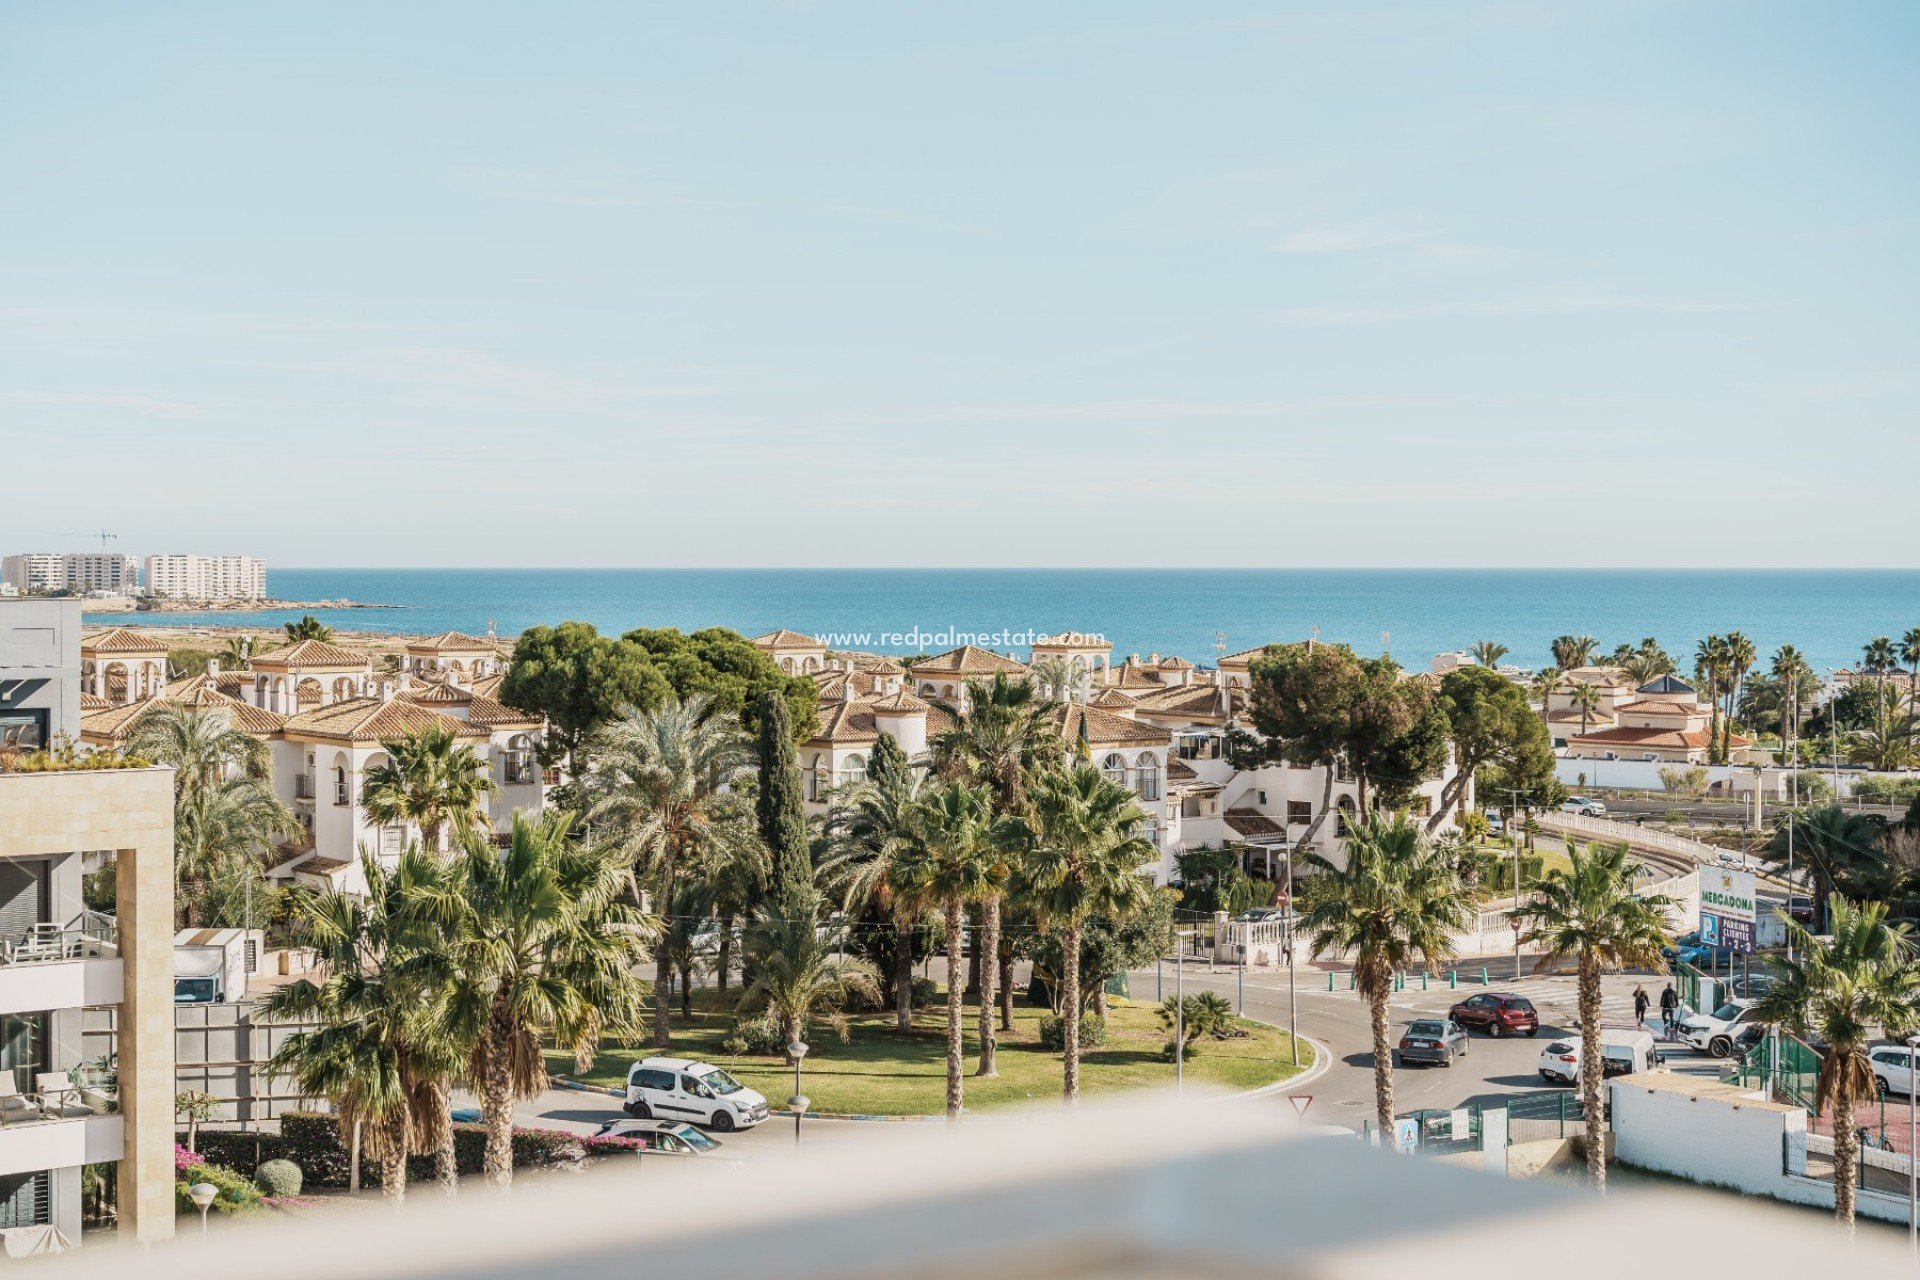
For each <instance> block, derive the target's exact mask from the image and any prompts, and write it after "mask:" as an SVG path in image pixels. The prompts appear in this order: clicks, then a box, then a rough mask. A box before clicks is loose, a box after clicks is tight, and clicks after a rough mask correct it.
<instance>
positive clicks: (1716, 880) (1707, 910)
mask: <svg viewBox="0 0 1920 1280" xmlns="http://www.w3.org/2000/svg"><path fill="white" fill-rule="evenodd" d="M1758 906H1759V901H1758V899H1757V898H1756V897H1755V896H1754V884H1753V872H1751V871H1732V870H1729V869H1727V868H1725V867H1702V868H1700V945H1701V946H1703V947H1718V948H1720V949H1721V950H1723V951H1737V952H1739V953H1741V954H1743V955H1751V954H1753V930H1754V921H1755V920H1756V919H1757V918H1758V911H1757V908H1758Z"/></svg>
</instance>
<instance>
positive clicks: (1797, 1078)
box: [1730, 1034, 1820, 1116]
mask: <svg viewBox="0 0 1920 1280" xmlns="http://www.w3.org/2000/svg"><path fill="white" fill-rule="evenodd" d="M1777 1039H1778V1043H1779V1046H1780V1048H1779V1056H1778V1058H1777V1059H1776V1057H1775V1054H1774V1044H1775V1041H1776V1037H1774V1036H1767V1037H1764V1038H1763V1039H1762V1040H1761V1041H1760V1043H1759V1044H1757V1045H1755V1046H1753V1048H1752V1049H1751V1050H1750V1051H1749V1052H1748V1053H1747V1056H1746V1057H1744V1058H1742V1059H1741V1060H1740V1065H1739V1066H1737V1067H1735V1068H1734V1069H1733V1074H1732V1075H1731V1077H1730V1079H1731V1080H1732V1081H1733V1082H1734V1083H1735V1084H1738V1085H1740V1086H1741V1087H1742V1088H1746V1089H1767V1088H1771V1090H1772V1092H1773V1096H1774V1097H1776V1098H1779V1099H1780V1100H1781V1101H1783V1102H1787V1103H1790V1104H1792V1105H1794V1106H1797V1107H1801V1108H1803V1109H1805V1111H1806V1113H1807V1114H1808V1115H1810V1116H1811V1115H1818V1114H1819V1112H1818V1110H1817V1109H1816V1108H1815V1107H1814V1102H1813V1099H1814V1094H1815V1091H1816V1088H1817V1086H1818V1084H1819V1081H1820V1055H1819V1054H1818V1053H1816V1052H1814V1050H1813V1049H1811V1048H1810V1047H1808V1046H1807V1045H1806V1044H1805V1043H1803V1042H1802V1041H1800V1040H1798V1039H1796V1038H1794V1037H1793V1036H1790V1035H1785V1034H1782V1035H1780V1036H1779V1037H1778V1038H1777Z"/></svg>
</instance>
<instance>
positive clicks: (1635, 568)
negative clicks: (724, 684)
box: [268, 564, 1920, 573]
mask: <svg viewBox="0 0 1920 1280" xmlns="http://www.w3.org/2000/svg"><path fill="white" fill-rule="evenodd" d="M276 568H278V569H296V570H301V571H314V570H329V571H335V572H338V571H346V570H353V571H376V572H378V571H388V572H399V573H447V572H456V573H458V572H468V573H1920V565H1844V564H1836V565H1715V564H1699V565H1633V564H1621V565H1558V564H1539V565H1420V564H1405V565H1396V564H1379V565H1198V564H1196V565H1076V564H1060V565H991V564H985V565H779V564H765V565H644V564H630V565H613V564H609V565H591V564H575V565H569V564H526V565H512V564H392V565H383V564H283V565H278V566H274V565H269V566H268V571H269V572H272V571H273V570H274V569H276Z"/></svg>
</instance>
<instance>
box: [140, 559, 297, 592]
mask: <svg viewBox="0 0 1920 1280" xmlns="http://www.w3.org/2000/svg"><path fill="white" fill-rule="evenodd" d="M146 589H147V594H148V595H150V596H160V597H163V598H165V599H169V600H264V599H266V598H267V564H266V561H264V560H262V559H260V558H259V557H258V556H194V555H179V556H148V557H147V573H146Z"/></svg>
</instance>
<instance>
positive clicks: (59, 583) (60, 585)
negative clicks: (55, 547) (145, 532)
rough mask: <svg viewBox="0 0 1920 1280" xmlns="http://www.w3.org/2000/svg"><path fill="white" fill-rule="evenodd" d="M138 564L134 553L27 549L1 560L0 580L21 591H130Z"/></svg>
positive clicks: (136, 582)
mask: <svg viewBox="0 0 1920 1280" xmlns="http://www.w3.org/2000/svg"><path fill="white" fill-rule="evenodd" d="M138 575H139V565H138V563H137V562H136V561H135V560H134V558H133V557H132V556H122V555H109V554H107V553H105V552H99V551H80V552H49V551H37V552H27V553H24V554H21V555H14V556H8V557H7V558H6V559H5V560H4V561H0V580H4V581H5V582H6V584H7V585H8V586H10V587H12V588H13V589H14V590H16V591H18V592H21V593H22V594H28V595H31V594H43V595H44V594H52V593H56V592H61V591H74V592H79V593H81V594H87V593H92V592H101V593H105V594H108V595H131V594H133V590H134V588H135V587H136V586H137V585H138V581H139V579H138Z"/></svg>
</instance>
